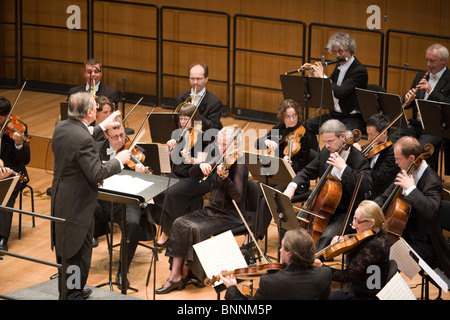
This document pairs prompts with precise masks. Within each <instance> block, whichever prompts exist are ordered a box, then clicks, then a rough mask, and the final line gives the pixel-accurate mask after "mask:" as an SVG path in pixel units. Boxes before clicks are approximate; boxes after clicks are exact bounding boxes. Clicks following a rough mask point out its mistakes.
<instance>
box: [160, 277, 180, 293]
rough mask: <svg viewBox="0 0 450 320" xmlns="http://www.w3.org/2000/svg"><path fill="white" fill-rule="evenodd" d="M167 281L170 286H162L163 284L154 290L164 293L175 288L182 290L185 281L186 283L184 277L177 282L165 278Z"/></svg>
mask: <svg viewBox="0 0 450 320" xmlns="http://www.w3.org/2000/svg"><path fill="white" fill-rule="evenodd" d="M167 281H168V282H169V283H170V286H168V287H164V285H163V286H162V287H161V288H159V289H156V290H155V293H156V294H166V293H169V292H172V291H173V290H176V289H178V290H183V289H184V287H185V283H186V282H185V281H184V279H181V280H179V281H177V282H173V281H172V280H170V279H167Z"/></svg>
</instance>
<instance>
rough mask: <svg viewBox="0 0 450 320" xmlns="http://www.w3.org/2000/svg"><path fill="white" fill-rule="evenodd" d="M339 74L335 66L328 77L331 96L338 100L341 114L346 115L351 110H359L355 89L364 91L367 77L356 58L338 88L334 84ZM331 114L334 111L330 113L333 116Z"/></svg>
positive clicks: (365, 70)
mask: <svg viewBox="0 0 450 320" xmlns="http://www.w3.org/2000/svg"><path fill="white" fill-rule="evenodd" d="M339 73H340V70H339V69H338V65H337V66H336V68H335V69H334V71H333V73H332V74H331V76H330V79H331V81H332V87H333V94H334V97H335V98H337V99H339V106H340V107H341V110H342V114H343V115H348V114H350V112H352V111H353V110H357V111H359V110H360V106H359V104H358V98H357V97H356V90H355V88H361V89H366V88H367V82H368V79H369V76H368V74H367V69H366V67H365V66H364V65H363V64H362V63H361V62H359V60H358V59H356V57H355V60H354V61H353V63H352V64H351V66H350V67H349V68H348V70H347V72H346V73H345V76H344V80H343V81H342V84H341V85H340V86H338V85H337V84H336V83H337V80H338V78H339ZM333 112H334V111H332V112H331V114H333Z"/></svg>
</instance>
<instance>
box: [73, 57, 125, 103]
mask: <svg viewBox="0 0 450 320" xmlns="http://www.w3.org/2000/svg"><path fill="white" fill-rule="evenodd" d="M102 71H103V66H102V63H101V62H100V61H99V60H97V59H94V58H90V59H87V60H86V61H85V62H84V70H83V76H84V78H85V79H86V83H85V84H82V85H79V86H76V87H72V88H70V90H69V97H70V96H71V95H72V94H74V93H76V92H89V93H91V94H94V93H95V95H96V96H98V97H99V96H106V97H108V98H109V99H111V101H112V102H113V103H114V110H117V103H118V101H119V96H120V95H119V92H118V91H117V90H116V89H114V88H111V87H109V86H107V85H106V84H104V83H103V82H101V80H102Z"/></svg>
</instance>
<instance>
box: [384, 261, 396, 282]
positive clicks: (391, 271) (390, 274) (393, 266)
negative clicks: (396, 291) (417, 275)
mask: <svg viewBox="0 0 450 320" xmlns="http://www.w3.org/2000/svg"><path fill="white" fill-rule="evenodd" d="M397 270H398V266H397V262H396V261H395V260H392V259H391V260H389V271H388V274H387V277H386V284H387V283H388V282H389V281H391V279H392V277H393V276H394V275H395V274H396V273H397Z"/></svg>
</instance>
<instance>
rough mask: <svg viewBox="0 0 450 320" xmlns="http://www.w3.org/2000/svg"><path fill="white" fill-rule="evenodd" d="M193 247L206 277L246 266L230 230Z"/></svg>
mask: <svg viewBox="0 0 450 320" xmlns="http://www.w3.org/2000/svg"><path fill="white" fill-rule="evenodd" d="M193 247H194V250H195V252H196V253H197V256H198V258H199V260H200V263H201V264H202V267H203V270H204V271H205V273H206V276H207V277H208V278H212V277H213V276H217V275H218V274H219V273H220V272H221V271H223V270H235V269H239V268H246V267H247V263H246V262H245V259H244V257H243V255H242V253H241V250H240V249H239V246H238V244H237V242H236V240H235V239H234V236H233V233H232V232H231V230H228V231H226V232H224V233H221V234H219V235H217V236H215V237H212V238H210V239H207V240H204V241H202V242H199V243H196V244H194V246H193ZM220 283H221V282H216V283H215V285H218V284H220Z"/></svg>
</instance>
